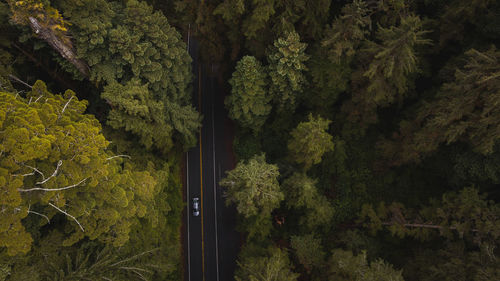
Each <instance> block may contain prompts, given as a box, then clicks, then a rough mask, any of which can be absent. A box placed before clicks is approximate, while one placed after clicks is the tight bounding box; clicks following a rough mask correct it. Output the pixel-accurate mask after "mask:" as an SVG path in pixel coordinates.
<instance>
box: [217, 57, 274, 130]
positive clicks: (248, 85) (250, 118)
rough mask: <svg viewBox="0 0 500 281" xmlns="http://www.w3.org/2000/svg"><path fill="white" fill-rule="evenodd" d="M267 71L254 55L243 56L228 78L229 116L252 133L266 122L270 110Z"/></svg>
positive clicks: (227, 102) (227, 100) (227, 101)
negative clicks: (229, 92) (229, 90)
mask: <svg viewBox="0 0 500 281" xmlns="http://www.w3.org/2000/svg"><path fill="white" fill-rule="evenodd" d="M267 79H268V78H267V73H266V71H265V68H264V67H262V64H261V63H260V62H259V61H258V60H257V59H255V57H250V56H245V57H243V58H242V59H241V60H240V61H238V63H237V64H236V70H235V72H234V73H233V77H232V78H231V79H230V80H229V84H230V85H231V95H230V96H228V97H227V98H226V100H225V104H226V107H227V108H228V109H229V117H231V119H233V120H235V121H237V122H238V123H239V124H240V125H241V126H242V127H246V128H249V129H252V130H253V131H254V134H257V133H258V132H259V131H260V128H261V127H262V125H264V123H265V122H266V119H267V116H268V115H269V113H270V112H271V105H270V101H271V96H270V95H269V93H268V91H267V84H268V81H267Z"/></svg>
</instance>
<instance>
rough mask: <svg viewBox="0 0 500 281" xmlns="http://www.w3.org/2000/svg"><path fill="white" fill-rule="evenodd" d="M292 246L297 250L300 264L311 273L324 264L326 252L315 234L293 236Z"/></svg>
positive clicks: (291, 239)
mask: <svg viewBox="0 0 500 281" xmlns="http://www.w3.org/2000/svg"><path fill="white" fill-rule="evenodd" d="M290 246H291V247H292V249H294V250H295V254H296V255H297V258H298V259H299V262H300V264H302V266H304V268H305V269H306V270H307V271H310V270H311V269H312V268H313V267H314V266H315V267H318V266H321V265H322V263H323V262H324V261H323V259H324V257H325V252H324V251H323V249H322V246H321V240H320V239H317V238H315V237H314V235H313V234H308V235H304V236H292V237H291V238H290Z"/></svg>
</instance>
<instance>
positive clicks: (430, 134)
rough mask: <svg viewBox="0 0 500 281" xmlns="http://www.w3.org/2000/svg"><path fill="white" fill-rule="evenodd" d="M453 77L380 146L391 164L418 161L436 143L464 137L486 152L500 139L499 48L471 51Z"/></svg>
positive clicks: (456, 140) (460, 139)
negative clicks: (396, 132) (391, 137)
mask: <svg viewBox="0 0 500 281" xmlns="http://www.w3.org/2000/svg"><path fill="white" fill-rule="evenodd" d="M465 55H466V63H465V65H464V66H463V67H462V68H459V69H457V70H456V72H455V78H454V80H453V81H451V82H449V83H446V84H444V85H443V87H442V89H441V90H440V92H439V93H438V95H437V96H436V98H435V100H434V101H432V102H429V103H424V104H423V106H421V107H420V108H419V109H418V113H417V116H416V118H415V120H412V121H407V120H405V121H402V122H401V124H400V132H399V134H395V138H394V140H397V142H395V141H381V142H380V144H379V148H380V149H381V150H382V152H383V154H384V156H385V157H386V158H387V159H388V160H390V161H391V162H392V163H391V164H392V165H400V164H403V163H406V162H410V161H420V160H421V159H422V158H423V157H425V156H427V155H429V154H430V153H431V152H433V151H435V150H437V149H438V147H439V145H441V144H448V145H449V144H451V143H454V142H458V141H463V142H465V143H468V144H470V145H471V147H472V148H473V150H474V151H476V152H479V153H481V154H485V155H486V154H490V153H492V152H493V147H494V145H495V143H496V142H497V140H498V139H499V134H498V131H499V130H500V110H499V109H498V107H497V106H495V105H496V104H497V103H498V102H500V78H499V74H500V67H499V60H500V51H498V50H497V49H496V48H495V47H491V48H490V49H489V50H488V51H486V52H480V51H477V50H475V49H471V50H469V51H467V52H466V53H465Z"/></svg>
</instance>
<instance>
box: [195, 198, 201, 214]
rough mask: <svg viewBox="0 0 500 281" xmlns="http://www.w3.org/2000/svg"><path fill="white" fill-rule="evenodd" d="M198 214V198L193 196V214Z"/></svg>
mask: <svg viewBox="0 0 500 281" xmlns="http://www.w3.org/2000/svg"><path fill="white" fill-rule="evenodd" d="M199 215H200V198H198V197H195V198H193V216H195V217H197V216H199Z"/></svg>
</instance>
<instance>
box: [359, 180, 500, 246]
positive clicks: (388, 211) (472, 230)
mask: <svg viewBox="0 0 500 281" xmlns="http://www.w3.org/2000/svg"><path fill="white" fill-rule="evenodd" d="M360 220H361V221H364V223H365V225H366V226H368V227H369V228H370V229H371V230H372V231H377V230H380V229H382V227H383V226H385V227H388V228H389V230H390V231H391V233H392V234H393V235H397V236H400V237H405V236H413V237H416V238H421V239H427V238H428V237H429V236H430V235H432V233H439V234H440V235H442V236H444V237H446V238H448V239H449V240H453V239H454V237H455V235H454V234H458V236H459V237H460V238H466V239H467V240H469V241H473V242H475V243H476V244H479V245H481V244H484V243H490V244H491V243H493V244H495V243H497V244H498V242H499V237H500V205H499V204H495V203H494V202H493V201H488V200H486V198H485V195H480V194H479V192H478V190H477V189H474V188H464V189H463V190H461V191H460V193H458V194H457V193H454V192H450V193H446V194H444V195H443V197H442V199H441V201H433V202H431V204H430V205H429V206H426V207H423V208H421V209H420V210H412V209H407V208H405V207H404V206H403V205H402V204H401V203H396V202H395V203H392V204H391V205H389V206H386V205H385V203H383V202H382V203H380V205H379V206H378V208H377V209H376V210H375V209H373V207H372V206H370V205H364V206H363V208H362V211H361V215H360Z"/></svg>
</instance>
